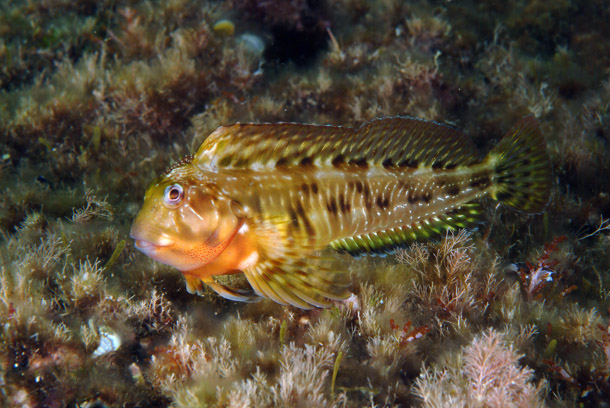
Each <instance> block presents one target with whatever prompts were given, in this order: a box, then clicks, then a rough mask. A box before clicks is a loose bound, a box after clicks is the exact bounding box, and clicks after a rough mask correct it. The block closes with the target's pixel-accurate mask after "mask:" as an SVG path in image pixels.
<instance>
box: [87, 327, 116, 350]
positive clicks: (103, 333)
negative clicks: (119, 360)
mask: <svg viewBox="0 0 610 408" xmlns="http://www.w3.org/2000/svg"><path fill="white" fill-rule="evenodd" d="M98 330H99V334H100V345H99V346H98V347H97V349H95V351H94V352H93V356H94V357H99V356H102V355H104V354H108V353H111V352H113V351H116V349H118V348H119V347H120V346H121V339H120V338H119V336H118V335H117V334H116V333H115V332H114V330H112V329H110V328H108V327H100V328H99V329H98Z"/></svg>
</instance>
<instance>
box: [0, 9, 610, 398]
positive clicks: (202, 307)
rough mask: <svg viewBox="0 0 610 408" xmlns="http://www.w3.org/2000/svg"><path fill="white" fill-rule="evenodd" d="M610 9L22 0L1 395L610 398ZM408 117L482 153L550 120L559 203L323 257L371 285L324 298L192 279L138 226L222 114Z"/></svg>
mask: <svg viewBox="0 0 610 408" xmlns="http://www.w3.org/2000/svg"><path fill="white" fill-rule="evenodd" d="M609 21H610V2H608V1H602V0H581V1H568V0H557V1H553V2H547V1H542V0H530V1H525V0H523V1H498V0H485V1H469V0H464V1H449V0H446V1H408V2H406V1H398V0H379V1H364V0H337V1H330V0H326V1H324V0H309V1H308V0H281V1H265V0H260V1H256V0H232V1H226V2H220V1H209V2H207V1H202V0H198V1H196V0H168V1H149V0H98V1H93V0H38V1H36V0H29V1H27V0H22V1H13V0H3V1H2V2H1V3H0V191H1V194H0V261H1V262H0V323H1V327H0V406H2V407H52V408H55V407H89V408H93V407H99V408H102V407H167V406H174V407H207V406H209V407H217V406H218V407H274V406H277V407H312V406H315V407H327V406H328V407H363V406H367V407H385V406H401V407H410V406H415V407H449V406H451V407H532V406H548V407H564V406H567V407H604V406H608V405H610V404H609V403H608V401H610V384H609V376H610V323H609V308H610V255H609V251H610V221H609V220H610V159H609V158H610V146H609V145H610V41H609V40H608V39H609V38H610V24H609ZM392 115H409V116H414V117H418V118H423V119H428V120H434V121H438V122H442V123H447V124H450V125H452V126H454V127H456V128H458V129H460V130H463V131H464V132H465V133H467V134H468V135H469V136H471V137H472V139H473V140H474V141H475V143H476V144H477V146H478V147H479V148H480V150H481V151H482V152H487V151H489V150H490V149H491V147H492V146H493V145H495V144H496V143H497V141H498V140H499V139H500V138H501V136H502V135H503V134H504V133H505V132H506V131H508V130H509V129H510V127H511V126H512V125H513V124H515V123H516V122H517V121H518V120H519V119H520V118H522V117H523V116H525V115H533V116H534V117H536V118H537V120H538V121H539V122H540V127H541V129H542V133H543V135H544V137H545V139H546V142H547V146H548V152H549V155H550V157H551V160H552V163H553V168H554V185H553V188H552V193H551V197H550V201H549V204H548V206H547V208H546V211H545V212H544V213H543V214H539V215H526V214H522V213H518V212H515V211H513V210H510V209H507V208H504V207H502V206H495V205H494V204H492V203H491V201H489V202H488V203H487V204H488V205H486V208H487V210H486V213H485V216H484V221H483V222H482V223H481V224H480V226H479V227H478V228H476V229H472V230H469V231H456V232H454V233H448V234H447V235H446V236H444V237H442V239H437V240H432V241H430V242H423V243H417V244H414V245H412V246H411V247H409V248H406V249H404V250H401V251H398V252H397V253H396V254H395V255H392V256H388V257H386V258H372V257H363V258H359V259H353V258H351V257H350V256H348V255H340V254H335V253H332V252H331V251H328V252H324V253H323V255H324V256H327V257H328V258H330V259H333V262H334V263H333V265H334V267H335V268H342V269H346V270H347V271H348V273H349V279H350V280H351V286H350V290H351V292H352V293H353V294H352V296H351V297H350V298H349V299H348V300H346V301H344V302H336V303H335V305H334V306H332V307H330V308H328V309H314V310H310V311H303V310H299V309H296V308H294V307H285V306H281V305H278V304H276V303H274V302H272V301H269V300H263V301H261V302H258V303H253V304H244V303H237V302H231V301H227V300H225V299H222V298H220V297H219V296H217V295H216V294H215V293H214V292H212V291H209V292H208V293H207V294H206V295H205V296H196V295H190V294H188V293H187V291H186V288H185V284H184V279H183V277H182V275H181V274H180V273H179V272H178V271H177V270H175V269H173V268H171V267H168V266H164V265H161V264H159V263H156V262H154V261H152V260H151V259H149V258H147V257H146V256H145V255H143V254H141V253H139V252H138V251H137V250H135V249H134V247H133V243H132V241H131V240H130V239H129V228H130V225H131V222H132V220H133V217H134V216H135V214H136V213H137V211H138V209H139V207H140V205H141V203H142V198H143V194H144V191H145V188H146V186H147V184H148V183H149V182H150V181H151V180H152V179H153V178H155V177H156V176H157V175H158V174H160V173H161V172H163V170H164V169H166V168H167V167H168V166H170V165H171V164H172V163H173V162H176V161H179V160H180V159H181V158H182V157H183V156H184V155H186V154H189V153H192V152H193V151H194V150H195V149H196V148H197V146H198V145H199V144H200V143H201V141H202V140H203V139H204V138H205V137H206V136H207V135H208V134H209V133H210V132H211V131H213V130H214V129H216V128H217V127H218V126H220V125H227V124H232V123H235V122H238V121H239V122H278V121H284V122H302V123H316V124H335V125H346V126H358V125H360V124H362V123H364V122H366V121H368V120H371V119H374V118H377V117H383V116H392ZM222 279H225V280H229V281H232V282H234V281H237V282H236V283H237V284H239V283H243V282H240V279H241V278H240V277H239V276H234V277H225V278H222Z"/></svg>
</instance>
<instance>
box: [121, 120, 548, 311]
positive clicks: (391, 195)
mask: <svg viewBox="0 0 610 408" xmlns="http://www.w3.org/2000/svg"><path fill="white" fill-rule="evenodd" d="M551 181H552V168H551V162H550V160H549V157H548V155H547V152H546V144H545V141H544V138H543V136H542V133H541V131H540V128H539V125H538V122H537V121H536V119H534V118H533V117H531V116H526V117H524V118H523V119H521V120H520V121H519V122H518V123H517V124H516V125H515V126H514V127H513V128H512V129H510V130H509V131H508V132H507V133H506V134H505V135H504V137H503V138H502V139H501V140H500V141H499V142H498V144H497V145H496V146H495V147H493V148H492V149H491V151H490V152H489V153H488V154H487V155H486V156H484V157H481V155H480V154H479V152H478V150H477V148H476V146H475V145H474V143H473V142H472V140H471V139H470V138H469V137H468V136H466V135H465V134H464V133H462V132H460V131H458V130H456V129H454V128H452V127H449V126H446V125H443V124H440V123H436V122H431V121H425V120H420V119H416V118H411V117H402V116H399V117H386V118H380V119H375V120H373V121H370V122H367V123H364V124H363V125H361V126H360V127H357V128H352V127H342V126H330V125H326V126H324V125H308V124H297V123H276V124H269V123H267V124H256V123H250V124H240V123H237V124H234V125H230V126H221V127H219V128H218V129H216V130H215V131H214V132H212V133H211V134H210V135H209V136H208V137H207V138H206V139H205V140H204V141H203V142H202V144H201V145H200V147H199V149H198V150H197V152H196V153H195V154H194V155H193V156H187V157H185V158H184V159H183V160H181V161H179V162H178V163H176V164H174V165H173V166H171V167H170V168H169V169H168V170H167V171H165V172H164V173H163V174H162V175H161V176H159V177H158V178H157V179H155V180H153V181H152V182H151V183H150V185H149V186H148V188H147V190H146V193H145V195H144V202H143V204H142V207H141V209H140V211H139V213H138V214H137V216H136V217H135V219H134V221H133V224H132V228H131V233H130V235H131V237H132V238H133V239H134V241H135V247H136V248H137V249H139V250H140V251H142V252H143V253H144V254H146V255H147V256H149V257H151V258H152V259H154V260H156V261H158V262H161V263H164V264H167V265H171V266H173V267H175V268H177V269H178V270H179V271H181V272H182V274H183V275H184V277H185V280H186V289H187V291H188V292H189V293H192V294H194V293H198V294H203V293H204V285H208V286H209V287H210V288H211V289H213V290H214V291H215V292H217V293H218V294H219V295H220V296H222V297H224V298H227V299H231V300H235V301H243V302H254V301H257V300H260V299H261V298H268V299H271V300H273V301H275V302H277V303H279V304H282V305H292V306H295V307H298V308H302V309H311V308H313V307H328V306H330V305H332V304H333V301H340V300H342V299H345V298H346V297H347V296H349V294H350V292H349V282H348V278H347V274H346V272H345V271H342V270H335V269H332V268H329V267H327V266H326V264H325V258H322V257H321V255H320V253H321V250H323V249H325V248H327V247H330V248H332V249H334V250H336V251H338V252H345V253H348V254H351V255H353V256H356V257H358V256H361V255H386V254H389V253H392V252H394V251H395V250H396V249H398V248H403V247H405V246H408V245H410V244H411V243H413V242H414V241H422V240H427V239H431V238H434V237H438V236H440V235H441V234H443V233H444V232H445V231H447V230H453V229H460V228H468V227H471V226H473V225H474V224H476V223H478V222H480V219H481V215H482V213H483V210H484V205H485V202H488V201H491V200H495V201H497V202H499V203H501V204H502V205H505V206H507V207H510V208H513V209H515V210H518V211H521V212H525V213H540V212H542V211H543V210H544V208H545V206H546V205H547V202H548V200H549V195H550V188H551ZM490 199H491V200H490ZM234 273H243V274H244V275H245V277H246V279H247V281H248V283H249V285H250V286H251V288H249V289H241V288H232V287H230V286H227V285H224V284H221V283H220V282H217V281H216V280H215V277H217V276H220V275H227V274H234Z"/></svg>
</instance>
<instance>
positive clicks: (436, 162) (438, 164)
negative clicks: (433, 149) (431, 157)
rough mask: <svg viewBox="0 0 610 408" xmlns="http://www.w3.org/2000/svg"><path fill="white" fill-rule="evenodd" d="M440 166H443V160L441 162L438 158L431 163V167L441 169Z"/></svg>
mask: <svg viewBox="0 0 610 408" xmlns="http://www.w3.org/2000/svg"><path fill="white" fill-rule="evenodd" d="M442 168H443V162H441V161H440V160H437V161H435V162H434V163H432V169H434V170H438V169H442Z"/></svg>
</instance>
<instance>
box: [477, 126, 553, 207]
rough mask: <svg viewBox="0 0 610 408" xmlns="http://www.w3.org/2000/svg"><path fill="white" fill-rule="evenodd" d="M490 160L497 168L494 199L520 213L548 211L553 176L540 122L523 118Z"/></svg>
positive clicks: (492, 154)
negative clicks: (546, 207) (546, 208)
mask: <svg viewBox="0 0 610 408" xmlns="http://www.w3.org/2000/svg"><path fill="white" fill-rule="evenodd" d="M488 160H489V161H490V162H491V163H492V164H494V165H495V166H494V170H495V172H494V177H493V180H494V187H493V189H492V192H491V195H492V197H493V198H495V199H496V200H498V201H500V202H501V203H502V204H504V205H506V206H508V207H512V208H514V209H516V210H519V211H525V212H528V213H539V212H541V211H542V210H544V207H545V206H546V204H547V202H548V201H549V196H550V190H551V181H552V174H553V173H552V169H551V162H550V160H549V157H548V155H547V152H546V146H545V143H544V139H543V137H542V134H541V133H540V128H539V127H538V121H536V119H534V118H533V117H531V116H526V117H524V118H523V119H521V120H520V121H519V122H518V123H517V124H516V125H515V126H514V127H513V128H512V129H511V130H510V131H509V132H508V133H507V134H506V135H504V137H503V138H502V140H501V141H500V143H499V144H498V145H497V146H496V147H495V148H494V149H493V150H492V151H491V152H490V153H489V157H488Z"/></svg>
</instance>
